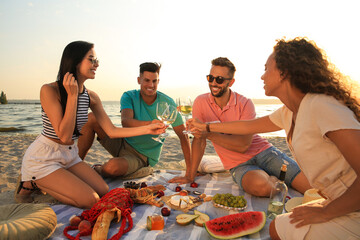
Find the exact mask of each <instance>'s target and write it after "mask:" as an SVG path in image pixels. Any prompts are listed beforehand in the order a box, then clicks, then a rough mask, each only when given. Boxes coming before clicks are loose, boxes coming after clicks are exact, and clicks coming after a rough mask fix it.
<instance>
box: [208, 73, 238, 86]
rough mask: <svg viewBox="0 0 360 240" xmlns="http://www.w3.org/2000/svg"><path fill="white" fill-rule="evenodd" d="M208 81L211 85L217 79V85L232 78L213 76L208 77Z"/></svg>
mask: <svg viewBox="0 0 360 240" xmlns="http://www.w3.org/2000/svg"><path fill="white" fill-rule="evenodd" d="M206 79H207V80H208V82H209V83H211V82H213V81H214V79H215V81H216V83H217V84H222V83H223V82H224V81H225V80H231V79H232V78H224V77H221V76H217V77H214V76H213V75H207V76H206Z"/></svg>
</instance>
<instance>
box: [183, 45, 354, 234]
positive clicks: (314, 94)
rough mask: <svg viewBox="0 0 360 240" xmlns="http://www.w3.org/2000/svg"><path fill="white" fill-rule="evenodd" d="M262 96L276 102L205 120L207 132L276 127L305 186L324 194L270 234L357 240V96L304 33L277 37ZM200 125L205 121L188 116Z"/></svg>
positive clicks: (284, 216) (203, 128) (282, 218)
mask: <svg viewBox="0 0 360 240" xmlns="http://www.w3.org/2000/svg"><path fill="white" fill-rule="evenodd" d="M261 78H262V80H263V81H264V89H265V94H266V95H267V96H276V97H278V98H279V99H280V100H281V101H282V102H283V103H284V106H283V107H282V108H280V109H278V110H277V111H275V112H274V113H272V114H270V115H269V116H265V117H262V118H258V119H255V120H249V121H237V122H226V123H211V124H210V125H209V126H208V128H209V129H210V131H212V132H222V133H231V134H255V133H265V132H273V131H278V130H280V129H284V130H285V132H286V135H287V143H288V146H289V148H290V150H291V152H292V154H293V156H294V157H295V159H296V161H297V162H298V164H299V166H300V167H301V170H302V171H303V172H304V174H305V176H306V177H307V178H308V180H309V182H310V184H311V185H312V187H314V188H317V189H319V190H320V194H321V195H323V196H324V197H325V198H326V200H323V201H322V202H320V201H318V202H315V203H314V202H313V203H310V204H307V205H301V206H298V207H296V208H294V209H293V212H292V213H286V214H282V215H279V216H277V217H276V218H275V220H274V221H273V222H272V223H271V224H270V236H271V238H272V239H360V194H359V192H360V102H359V99H356V96H359V95H355V94H354V93H355V91H354V87H355V85H353V86H351V89H350V87H349V86H345V84H344V80H346V78H345V77H343V76H342V75H341V74H340V73H339V72H337V71H336V70H335V68H333V67H332V66H331V65H330V64H329V63H328V61H327V59H326V56H325V55H323V53H322V51H321V50H320V49H319V48H318V47H317V46H316V45H315V43H313V42H310V41H307V40H306V39H302V38H296V39H293V40H290V41H285V40H279V41H278V42H277V44H276V45H275V47H274V51H273V53H272V54H271V55H270V56H269V58H268V60H267V62H266V64H265V73H264V74H263V76H262V77H261ZM188 124H189V125H190V128H192V129H193V130H194V131H195V130H201V131H206V124H204V123H201V122H199V121H198V120H196V119H191V120H189V121H188Z"/></svg>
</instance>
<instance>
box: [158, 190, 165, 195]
mask: <svg viewBox="0 0 360 240" xmlns="http://www.w3.org/2000/svg"><path fill="white" fill-rule="evenodd" d="M164 195H165V193H164V191H162V190H159V191H158V192H157V197H162V196H164Z"/></svg>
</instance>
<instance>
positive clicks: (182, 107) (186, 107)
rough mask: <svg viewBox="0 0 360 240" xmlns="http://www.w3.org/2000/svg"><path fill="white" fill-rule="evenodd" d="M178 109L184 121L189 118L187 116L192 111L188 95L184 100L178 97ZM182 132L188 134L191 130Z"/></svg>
mask: <svg viewBox="0 0 360 240" xmlns="http://www.w3.org/2000/svg"><path fill="white" fill-rule="evenodd" d="M178 111H179V112H180V113H181V115H182V116H184V118H185V121H187V120H188V119H189V116H190V115H191V112H192V101H191V99H190V98H189V97H188V98H186V99H185V100H182V99H180V98H179V99H178ZM183 133H184V134H190V133H191V131H188V130H184V131H183Z"/></svg>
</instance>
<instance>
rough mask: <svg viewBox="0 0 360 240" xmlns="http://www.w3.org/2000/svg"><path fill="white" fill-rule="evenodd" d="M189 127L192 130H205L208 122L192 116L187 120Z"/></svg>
mask: <svg viewBox="0 0 360 240" xmlns="http://www.w3.org/2000/svg"><path fill="white" fill-rule="evenodd" d="M186 126H188V127H187V128H188V129H190V130H191V132H196V131H198V132H205V131H206V124H205V123H203V122H201V121H200V120H199V119H197V118H190V119H189V120H187V121H186Z"/></svg>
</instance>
